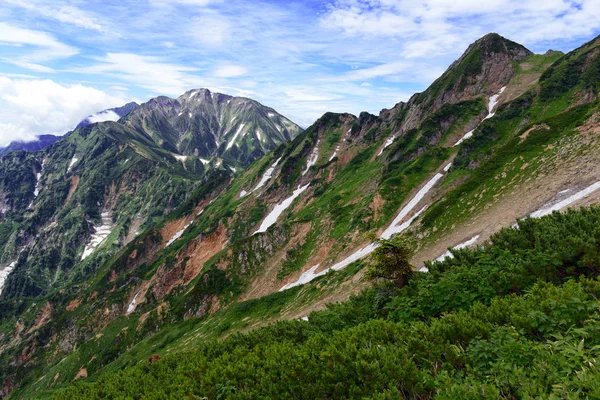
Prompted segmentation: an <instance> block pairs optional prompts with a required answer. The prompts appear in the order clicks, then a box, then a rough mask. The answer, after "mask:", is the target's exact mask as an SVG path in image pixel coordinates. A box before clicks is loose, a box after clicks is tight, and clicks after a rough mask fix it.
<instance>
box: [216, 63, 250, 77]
mask: <svg viewBox="0 0 600 400" xmlns="http://www.w3.org/2000/svg"><path fill="white" fill-rule="evenodd" d="M246 72H248V68H246V67H243V66H241V65H231V64H229V65H221V66H220V67H217V68H216V69H215V71H214V73H213V75H214V76H216V77H218V78H232V77H235V76H242V75H245V74H246Z"/></svg>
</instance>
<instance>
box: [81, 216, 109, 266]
mask: <svg viewBox="0 0 600 400" xmlns="http://www.w3.org/2000/svg"><path fill="white" fill-rule="evenodd" d="M101 217H102V222H101V224H102V225H98V226H95V227H94V233H93V234H92V237H91V239H90V242H89V243H88V244H87V246H85V250H83V254H82V255H81V260H82V261H83V260H85V259H86V258H87V257H89V256H90V255H91V254H92V253H93V252H94V250H96V248H97V247H98V246H99V245H100V243H102V242H103V241H104V239H106V238H107V237H108V235H110V233H111V232H112V225H111V224H112V215H111V214H110V213H108V212H104V213H102V215H101Z"/></svg>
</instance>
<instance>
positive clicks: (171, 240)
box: [165, 211, 202, 247]
mask: <svg viewBox="0 0 600 400" xmlns="http://www.w3.org/2000/svg"><path fill="white" fill-rule="evenodd" d="M200 213H202V211H200ZM198 215H200V214H198ZM190 225H192V223H191V222H190V223H189V224H186V225H185V226H184V227H183V229H182V230H180V231H179V232H177V233H175V234H174V235H173V236H172V237H171V239H169V241H168V242H167V244H166V245H165V247H169V246H170V245H172V244H173V243H175V241H176V240H177V239H179V238H180V237H181V236H183V232H185V230H186V229H187V228H189V227H190Z"/></svg>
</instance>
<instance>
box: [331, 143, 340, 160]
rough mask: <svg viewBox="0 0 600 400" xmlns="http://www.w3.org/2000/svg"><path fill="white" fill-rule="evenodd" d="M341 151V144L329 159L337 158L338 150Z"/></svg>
mask: <svg viewBox="0 0 600 400" xmlns="http://www.w3.org/2000/svg"><path fill="white" fill-rule="evenodd" d="M338 151H340V146H337V147H336V148H335V150H334V152H333V154H332V155H331V157H329V161H331V160H333V159H334V158H335V156H337V152H338Z"/></svg>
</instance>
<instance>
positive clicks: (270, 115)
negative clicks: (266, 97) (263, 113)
mask: <svg viewBox="0 0 600 400" xmlns="http://www.w3.org/2000/svg"><path fill="white" fill-rule="evenodd" d="M267 115H268V116H269V118H273V117H274V116H275V114H273V113H268V114H267Z"/></svg>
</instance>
